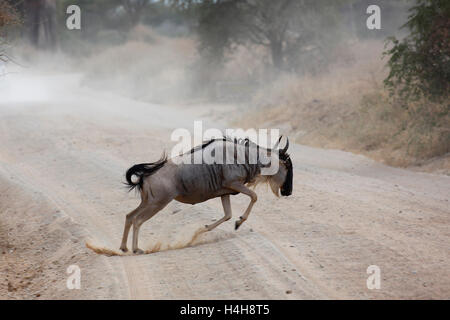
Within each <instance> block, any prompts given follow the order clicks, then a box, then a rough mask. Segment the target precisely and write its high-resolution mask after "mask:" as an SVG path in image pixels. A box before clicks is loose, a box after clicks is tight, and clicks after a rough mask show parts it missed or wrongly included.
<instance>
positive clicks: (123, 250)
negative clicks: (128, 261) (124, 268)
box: [120, 247, 128, 252]
mask: <svg viewBox="0 0 450 320" xmlns="http://www.w3.org/2000/svg"><path fill="white" fill-rule="evenodd" d="M120 250H121V251H122V252H128V248H127V247H123V248H122V247H120Z"/></svg>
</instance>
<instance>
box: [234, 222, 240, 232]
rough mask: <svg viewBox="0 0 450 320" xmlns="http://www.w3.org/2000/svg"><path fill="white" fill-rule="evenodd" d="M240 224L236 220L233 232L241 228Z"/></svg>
mask: <svg viewBox="0 0 450 320" xmlns="http://www.w3.org/2000/svg"><path fill="white" fill-rule="evenodd" d="M241 223H242V222H241V220H236V222H235V223H234V230H237V229H238V228H239V227H240V226H241Z"/></svg>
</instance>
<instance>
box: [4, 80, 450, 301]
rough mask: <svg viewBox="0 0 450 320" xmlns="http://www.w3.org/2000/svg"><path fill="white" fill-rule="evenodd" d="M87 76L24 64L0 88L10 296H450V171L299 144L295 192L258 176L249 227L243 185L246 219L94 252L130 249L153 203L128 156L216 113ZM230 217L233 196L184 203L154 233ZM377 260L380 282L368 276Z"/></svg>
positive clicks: (154, 150)
mask: <svg viewBox="0 0 450 320" xmlns="http://www.w3.org/2000/svg"><path fill="white" fill-rule="evenodd" d="M78 82H79V77H78V76H77V75H68V76H47V77H42V76H39V77H38V76H34V77H33V76H28V77H26V78H23V77H20V76H14V77H13V76H11V77H10V78H9V80H8V83H2V86H0V145H1V149H0V250H1V252H0V253H1V256H0V272H1V275H2V276H1V278H0V298H3V299H5V298H6V299H15V298H28V299H33V298H60V299H69V298H75V299H77V298H88V299H98V298H119V299H121V298H124V299H127V298H133V299H324V298H338V299H344V298H350V299H353V298H356V299H366V298H368V299H380V298H388V299H392V298H394V299H396V298H407V299H408V298H446V299H448V298H450V227H449V226H450V204H449V198H450V177H447V176H442V175H431V174H424V173H417V172H410V171H406V170H401V169H394V168H390V167H386V166H383V165H381V164H378V163H375V162H373V161H371V160H368V159H366V158H364V157H362V156H356V155H353V154H350V153H345V152H340V151H335V150H321V149H314V148H309V147H304V146H300V145H294V146H292V147H291V154H292V156H291V157H292V159H293V162H294V169H295V171H294V193H293V195H292V196H291V197H288V198H280V199H276V198H275V197H274V196H273V195H272V194H271V193H269V192H268V190H266V189H265V188H264V187H262V188H258V189H257V192H258V194H259V200H258V202H257V204H256V205H255V206H254V209H253V212H252V214H251V215H250V218H249V220H248V221H247V222H246V223H245V224H244V225H243V226H242V227H241V229H239V231H237V232H235V231H234V220H235V219H237V218H238V217H239V216H240V215H241V212H243V209H244V207H245V206H246V204H247V202H248V199H247V198H246V197H244V196H236V197H233V198H232V206H233V219H232V220H231V221H230V222H227V223H224V224H222V225H221V226H220V227H218V228H217V229H216V230H214V231H212V232H210V233H206V234H203V235H201V237H200V238H199V240H198V241H197V243H196V244H195V245H194V246H191V247H187V248H183V249H177V250H169V251H161V252H156V253H153V254H149V255H142V256H116V257H106V256H102V255H98V254H95V253H94V252H92V251H91V250H89V249H87V248H86V247H85V242H86V241H87V240H88V241H91V242H92V243H95V244H97V245H99V246H105V247H108V248H112V249H118V247H119V244H120V239H121V235H122V230H123V223H124V219H125V214H126V213H128V212H129V211H131V210H132V209H134V208H135V207H136V206H137V204H138V203H139V199H138V196H136V195H135V194H133V193H127V192H126V189H125V188H124V186H123V185H122V182H123V180H124V172H125V170H126V169H127V168H128V167H129V166H130V165H132V164H134V163H139V162H148V161H152V160H156V159H158V158H159V156H160V155H161V153H162V151H163V150H164V149H165V150H170V146H171V145H173V142H170V134H171V132H172V130H173V128H178V127H183V128H187V129H189V130H192V127H193V121H194V120H195V119H197V120H200V119H201V118H202V117H203V116H204V115H211V114H212V115H214V114H215V112H212V113H211V111H208V110H205V108H200V107H197V108H187V109H186V108H185V109H182V108H178V109H176V108H169V107H163V106H160V105H150V104H146V103H142V102H137V101H134V100H131V99H127V98H123V97H119V96H117V95H114V94H112V93H99V92H95V91H93V90H91V89H89V88H83V87H80V86H79V84H78ZM27 89H28V90H27ZM208 117H209V116H208ZM207 120H209V123H211V124H214V121H213V120H214V119H213V120H211V117H209V118H208V119H207ZM215 124H216V125H218V126H223V125H224V123H223V121H221V122H220V123H215ZM222 215H223V213H222V209H221V205H220V199H214V200H211V201H208V202H206V203H202V204H199V205H195V206H189V205H183V204H177V203H175V202H174V203H172V204H170V205H169V206H168V207H167V208H165V209H164V210H163V211H162V212H160V213H159V214H158V215H156V216H155V217H154V218H152V219H151V220H149V221H148V222H146V223H145V224H144V226H143V227H142V228H141V232H140V244H141V247H142V248H143V249H146V248H151V247H152V246H154V245H155V244H156V243H158V242H161V243H162V244H163V246H164V245H172V244H175V243H180V242H188V241H189V239H190V237H192V235H193V234H194V232H195V230H197V228H198V227H200V226H203V225H205V224H207V223H210V221H212V220H214V219H219V218H221V217H222ZM232 221H233V222H232ZM69 265H77V266H79V268H80V270H81V289H79V290H69V289H67V287H66V280H67V278H68V276H69V274H67V273H66V269H67V267H68V266H69ZM370 265H376V266H378V267H379V268H380V272H381V288H380V289H374V290H369V289H368V288H367V285H366V280H367V278H368V277H369V275H368V274H367V273H366V270H367V268H368V267H369V266H370Z"/></svg>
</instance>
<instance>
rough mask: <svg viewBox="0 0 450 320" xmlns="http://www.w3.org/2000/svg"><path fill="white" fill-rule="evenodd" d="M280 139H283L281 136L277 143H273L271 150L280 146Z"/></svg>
mask: <svg viewBox="0 0 450 320" xmlns="http://www.w3.org/2000/svg"><path fill="white" fill-rule="evenodd" d="M281 138H283V136H280V138H279V139H278V141H277V143H275V145H274V146H273V148H272V150H276V149H277V148H278V145H279V144H280V141H281Z"/></svg>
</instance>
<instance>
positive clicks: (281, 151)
mask: <svg viewBox="0 0 450 320" xmlns="http://www.w3.org/2000/svg"><path fill="white" fill-rule="evenodd" d="M288 148H289V138H288V137H286V146H285V147H284V148H283V150H280V153H286V151H287V150H288Z"/></svg>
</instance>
